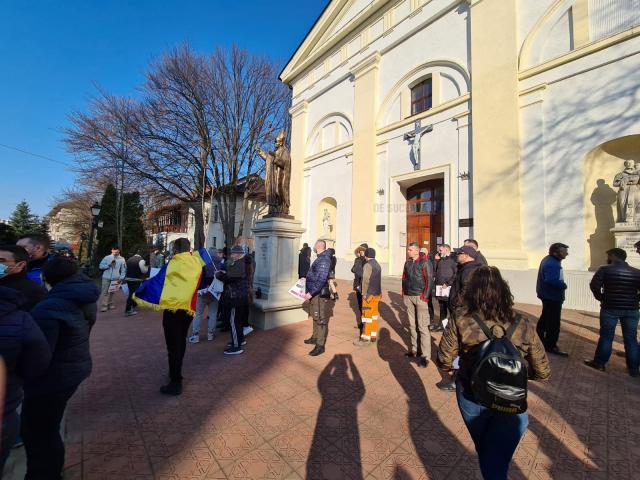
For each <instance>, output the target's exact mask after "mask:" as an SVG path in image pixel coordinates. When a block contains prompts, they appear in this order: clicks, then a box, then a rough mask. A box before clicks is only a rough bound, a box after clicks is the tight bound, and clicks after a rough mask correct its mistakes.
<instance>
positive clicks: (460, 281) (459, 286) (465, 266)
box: [449, 246, 484, 310]
mask: <svg viewBox="0 0 640 480" xmlns="http://www.w3.org/2000/svg"><path fill="white" fill-rule="evenodd" d="M456 261H457V262H458V270H457V272H456V278H455V280H454V281H453V285H451V291H450V292H449V305H450V307H451V309H452V310H456V309H458V308H460V307H462V306H463V305H461V301H462V292H463V291H464V288H465V287H466V286H467V285H468V283H469V279H470V278H471V275H472V274H473V272H474V271H475V270H476V269H478V268H480V267H483V266H484V265H483V264H482V263H481V262H480V260H479V259H478V252H477V250H476V249H475V248H472V247H469V246H464V247H461V248H460V249H458V255H457V257H456Z"/></svg>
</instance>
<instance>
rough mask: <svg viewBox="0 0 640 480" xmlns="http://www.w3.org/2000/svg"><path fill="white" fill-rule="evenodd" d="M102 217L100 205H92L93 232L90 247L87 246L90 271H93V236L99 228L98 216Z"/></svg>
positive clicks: (90, 235) (90, 236)
mask: <svg viewBox="0 0 640 480" xmlns="http://www.w3.org/2000/svg"><path fill="white" fill-rule="evenodd" d="M99 215H100V204H99V203H98V202H94V204H93V205H91V231H90V232H89V245H88V246H87V250H88V254H89V269H90V271H91V270H93V235H94V232H95V230H96V227H97V226H98V216H99Z"/></svg>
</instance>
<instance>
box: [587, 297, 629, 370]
mask: <svg viewBox="0 0 640 480" xmlns="http://www.w3.org/2000/svg"><path fill="white" fill-rule="evenodd" d="M638 318H640V313H638V310H605V309H604V308H603V309H601V310H600V339H599V340H598V346H597V347H596V354H595V356H594V358H593V362H594V363H596V364H598V365H604V364H606V363H607V362H608V361H609V358H611V347H612V345H613V338H614V337H615V334H616V325H617V324H618V320H620V325H621V326H622V338H623V339H624V351H625V354H626V357H627V368H628V369H629V372H637V371H638V366H639V365H640V352H639V349H640V348H639V347H638V334H637V331H638Z"/></svg>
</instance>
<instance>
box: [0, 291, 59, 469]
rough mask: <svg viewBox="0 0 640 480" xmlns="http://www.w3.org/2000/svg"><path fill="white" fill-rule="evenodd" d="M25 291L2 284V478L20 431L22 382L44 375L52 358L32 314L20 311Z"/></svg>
mask: <svg viewBox="0 0 640 480" xmlns="http://www.w3.org/2000/svg"><path fill="white" fill-rule="evenodd" d="M22 302H23V296H22V294H21V293H20V292H19V291H17V290H15V289H12V288H7V287H2V286H0V356H2V359H3V360H4V366H5V369H6V379H7V383H6V390H5V398H4V409H3V419H2V438H1V439H0V478H2V468H3V467H4V464H5V462H6V461H7V458H8V457H9V454H10V453H11V447H13V445H14V444H15V442H16V439H17V438H18V435H19V433H20V415H19V414H18V412H17V408H18V406H19V405H20V403H21V402H22V398H23V395H24V393H23V388H22V385H23V382H24V381H31V380H33V379H34V378H37V377H38V376H39V375H42V374H43V373H44V372H45V370H46V369H47V367H48V366H49V362H50V361H51V348H50V347H49V344H48V343H47V340H46V339H45V337H44V335H43V334H42V330H40V328H38V325H36V323H35V322H34V321H33V319H32V318H31V315H29V314H28V313H26V312H24V311H21V305H22Z"/></svg>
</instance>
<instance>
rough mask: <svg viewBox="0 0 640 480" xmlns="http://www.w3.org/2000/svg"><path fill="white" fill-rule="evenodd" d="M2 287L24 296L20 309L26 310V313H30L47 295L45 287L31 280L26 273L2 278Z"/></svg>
mask: <svg viewBox="0 0 640 480" xmlns="http://www.w3.org/2000/svg"><path fill="white" fill-rule="evenodd" d="M0 286H1V287H7V288H13V289H14V290H17V291H19V292H20V293H21V294H22V303H21V304H20V306H19V307H20V310H24V311H25V312H29V311H30V310H31V309H32V308H33V307H35V306H36V304H37V303H38V302H40V301H41V300H42V299H43V298H44V297H45V295H46V294H47V291H46V290H45V289H44V287H43V286H42V285H41V284H39V283H36V282H34V281H33V280H30V279H29V278H28V276H27V272H25V271H22V272H18V273H14V274H13V275H7V276H6V277H3V278H0Z"/></svg>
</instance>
